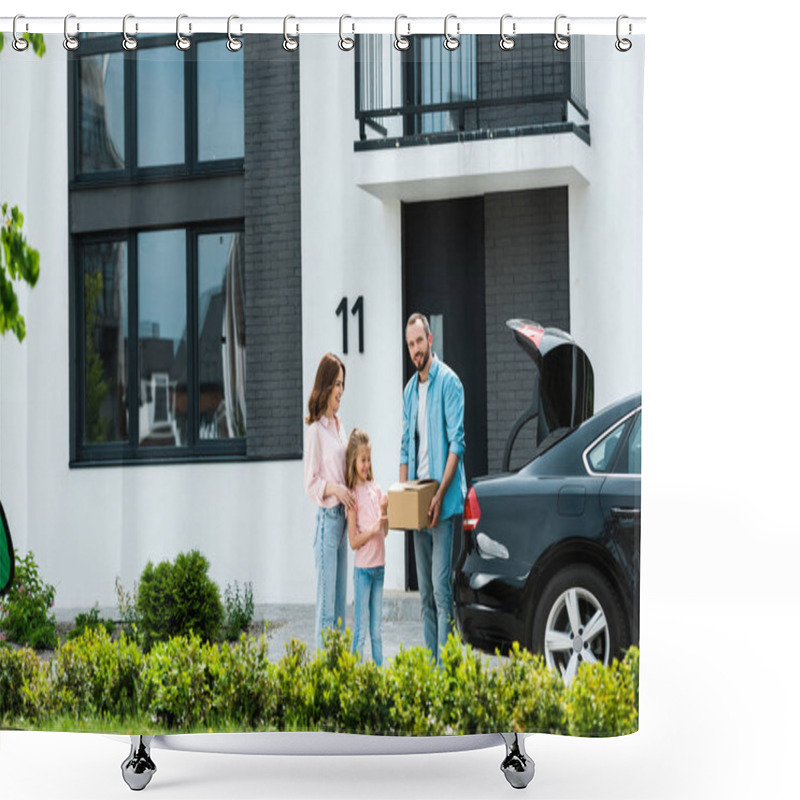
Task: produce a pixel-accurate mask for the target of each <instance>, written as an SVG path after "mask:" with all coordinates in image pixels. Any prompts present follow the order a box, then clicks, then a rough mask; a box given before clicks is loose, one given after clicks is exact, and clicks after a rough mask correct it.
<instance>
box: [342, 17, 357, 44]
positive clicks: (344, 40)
mask: <svg viewBox="0 0 800 800" xmlns="http://www.w3.org/2000/svg"><path fill="white" fill-rule="evenodd" d="M346 19H352V17H351V16H350V15H349V14H342V16H341V17H339V49H340V50H344V52H345V53H346V52H348V51H349V50H352V49H353V48H354V47H355V46H356V42H355V39H352V38H350V37H349V36H347V37H345V35H344V31H343V30H342V26H343V24H344V21H345V20H346ZM351 26H352V28H353V33H355V30H356V26H355V25H353V24H352V23H351Z"/></svg>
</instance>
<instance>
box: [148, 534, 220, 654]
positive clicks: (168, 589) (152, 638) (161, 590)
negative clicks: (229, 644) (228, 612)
mask: <svg viewBox="0 0 800 800" xmlns="http://www.w3.org/2000/svg"><path fill="white" fill-rule="evenodd" d="M207 573H208V561H207V560H206V558H205V557H204V556H203V555H202V554H201V553H199V552H198V551H197V550H192V551H191V552H190V553H180V554H178V556H176V558H175V562H174V563H172V562H170V561H162V562H160V563H159V564H157V565H156V566H153V564H152V562H148V563H147V566H145V568H144V571H143V572H142V576H141V578H140V580H139V591H138V594H137V598H136V609H137V614H138V620H139V621H138V624H139V628H140V631H141V635H142V643H143V645H144V647H145V649H146V650H149V649H150V648H151V647H152V646H153V644H154V643H155V642H164V641H166V640H168V639H170V638H171V637H173V636H187V635H189V634H191V633H194V634H196V635H197V636H199V637H200V638H201V639H205V640H207V641H209V640H216V638H217V635H218V633H219V629H220V625H221V624H222V613H223V612H222V602H221V601H220V598H219V589H218V588H217V585H216V584H215V583H214V582H213V581H212V580H211V578H209V577H208V574H207Z"/></svg>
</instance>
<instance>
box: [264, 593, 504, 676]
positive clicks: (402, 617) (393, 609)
mask: <svg viewBox="0 0 800 800" xmlns="http://www.w3.org/2000/svg"><path fill="white" fill-rule="evenodd" d="M255 618H256V619H263V620H266V621H267V623H268V625H267V641H268V642H269V660H270V661H273V662H277V661H280V660H281V658H282V657H283V656H284V654H285V653H286V644H287V643H288V642H289V640H290V639H298V640H299V641H301V642H305V643H306V645H307V646H308V649H309V653H313V652H314V650H315V644H314V606H313V605H310V604H295V605H288V604H287V605H278V604H266V605H259V606H256V609H255ZM345 624H346V625H347V627H348V628H349V629H350V631H352V630H353V606H352V604H351V605H348V607H347V621H346V623H345ZM424 644H425V643H424V641H423V635H422V618H421V617H420V604H419V592H402V591H387V592H384V594H383V659H384V663H386V662H388V661H389V660H390V659H392V658H394V657H395V656H396V655H397V654H398V653H399V652H400V647H401V645H402V646H403V647H404V648H406V649H408V648H409V647H416V646H420V647H423V646H424ZM366 647H367V652H366V654H365V657H367V658H368V657H369V656H370V645H369V637H367V646H366ZM486 658H488V659H489V662H490V663H491V664H492V665H495V664H496V663H497V660H498V659H497V657H496V656H494V655H492V656H489V655H486Z"/></svg>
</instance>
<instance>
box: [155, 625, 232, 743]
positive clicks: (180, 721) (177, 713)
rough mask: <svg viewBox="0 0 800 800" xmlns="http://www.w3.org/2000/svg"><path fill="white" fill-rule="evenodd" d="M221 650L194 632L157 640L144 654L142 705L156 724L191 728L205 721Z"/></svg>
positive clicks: (171, 727) (218, 669)
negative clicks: (147, 652) (166, 639)
mask: <svg viewBox="0 0 800 800" xmlns="http://www.w3.org/2000/svg"><path fill="white" fill-rule="evenodd" d="M219 671H220V666H219V650H218V648H217V647H216V645H210V644H208V643H207V642H203V641H202V640H201V639H200V637H199V636H197V635H196V634H194V633H191V634H189V635H188V636H176V637H174V638H172V639H169V640H168V641H166V642H157V643H156V644H155V645H154V646H153V649H152V650H151V651H150V653H149V654H148V655H147V657H146V658H145V666H144V670H143V674H142V709H143V710H144V711H146V712H147V713H149V715H150V720H151V722H153V723H154V724H157V725H163V726H165V727H167V728H170V729H183V730H186V729H190V728H192V727H197V726H199V725H202V724H205V723H206V717H207V714H208V710H209V708H210V707H211V705H212V701H213V700H214V692H213V685H212V679H211V678H212V675H214V674H219Z"/></svg>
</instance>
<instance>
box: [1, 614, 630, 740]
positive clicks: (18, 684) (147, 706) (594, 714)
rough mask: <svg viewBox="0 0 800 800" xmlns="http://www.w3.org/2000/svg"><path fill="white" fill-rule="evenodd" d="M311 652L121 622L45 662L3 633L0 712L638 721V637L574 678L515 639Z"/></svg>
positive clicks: (421, 728)
mask: <svg viewBox="0 0 800 800" xmlns="http://www.w3.org/2000/svg"><path fill="white" fill-rule="evenodd" d="M324 645H325V647H324V648H323V649H321V650H319V651H317V652H316V653H315V654H314V656H313V657H309V654H308V650H307V648H306V646H305V645H304V644H302V643H301V642H297V641H295V640H292V641H291V642H289V644H288V645H287V646H286V652H285V654H284V655H283V657H282V659H281V660H280V662H279V663H277V664H273V663H270V662H269V661H268V658H267V656H268V649H267V642H266V640H265V639H264V638H263V637H262V638H260V639H258V640H257V639H254V638H253V637H250V636H245V635H243V636H242V637H241V638H240V639H239V641H238V642H237V643H234V644H231V643H228V642H225V643H223V644H221V645H219V644H217V643H213V642H204V641H203V640H202V639H200V637H199V636H197V635H196V634H194V633H192V634H189V635H188V636H178V637H174V638H172V639H169V640H168V641H166V642H157V643H156V644H154V646H153V648H152V649H151V650H150V652H149V653H147V654H143V653H142V651H141V650H140V648H139V646H138V645H137V644H136V643H135V642H133V641H131V640H129V639H128V638H127V637H126V636H125V635H124V634H123V635H122V636H121V637H120V639H119V641H116V642H115V641H113V640H112V639H111V638H110V637H109V635H108V633H107V632H106V631H105V630H104V629H103V628H96V629H90V630H87V631H86V632H85V633H84V634H83V635H82V636H81V637H78V638H76V639H74V640H72V641H69V642H66V643H65V644H63V645H62V646H61V647H59V648H58V649H57V650H56V653H55V656H54V658H53V660H52V662H51V663H50V664H49V665H46V666H40V662H39V660H38V658H37V657H36V654H35V653H34V652H33V651H32V650H30V649H22V650H13V649H11V648H9V647H0V725H2V724H6V725H13V726H15V727H26V726H27V727H35V728H46V727H47V726H51V729H56V728H53V727H52V726H61V729H65V728H66V729H75V730H84V731H91V730H102V731H104V732H119V733H122V732H125V731H130V730H132V729H136V730H139V731H141V732H153V733H156V732H158V733H166V732H171V733H177V732H196V731H207V730H210V729H213V730H242V731H247V730H285V731H288V730H312V731H313V730H318V731H342V732H349V733H365V734H386V735H395V736H408V735H415V736H426V735H427V736H430V735H442V734H470V733H478V732H489V731H494V732H496V731H512V730H513V731H518V732H539V731H541V732H552V733H569V734H572V735H579V736H612V735H620V734H624V733H632V732H633V731H635V730H636V727H637V725H638V712H637V706H636V697H637V691H638V688H637V687H638V651H637V650H631V651H630V652H629V653H628V654H627V656H626V657H625V659H624V660H623V661H622V662H621V663H619V662H617V661H614V662H613V664H611V665H610V666H609V667H602V666H600V665H597V664H594V665H587V664H583V665H581V667H580V668H579V670H578V673H577V675H576V677H575V679H574V680H573V682H572V684H571V685H570V686H569V687H565V686H564V684H563V681H562V680H561V678H560V677H559V675H558V674H557V673H556V672H554V671H552V670H549V669H547V667H546V666H545V664H544V662H543V660H542V658H541V656H538V655H532V654H530V653H529V652H527V651H526V650H523V649H520V648H519V646H515V647H512V649H511V652H510V653H509V657H508V658H507V659H504V660H502V661H501V662H500V663H499V664H498V665H497V666H493V667H490V666H489V662H488V660H487V659H486V657H484V656H482V655H481V654H479V653H476V652H475V651H473V650H472V649H471V648H470V647H466V646H464V645H462V643H461V642H460V640H459V639H458V638H457V637H452V638H451V639H450V640H449V641H448V643H447V645H446V646H445V648H444V650H443V651H442V664H441V667H437V666H436V665H435V664H434V663H433V662H432V660H431V658H430V653H429V652H428V651H427V650H425V649H423V648H420V647H415V648H411V649H408V650H403V651H401V653H400V654H399V655H398V656H397V657H396V658H395V659H394V660H393V661H391V662H389V663H388V664H387V666H385V667H378V666H376V665H375V663H374V662H372V661H367V662H362V661H360V660H359V659H358V658H357V657H356V656H354V655H353V654H352V652H351V650H352V639H351V636H350V634H349V632H344V633H342V632H339V631H330V632H326V633H325V635H324Z"/></svg>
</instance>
